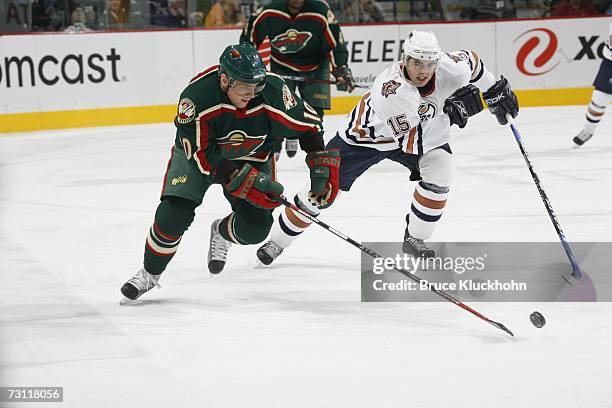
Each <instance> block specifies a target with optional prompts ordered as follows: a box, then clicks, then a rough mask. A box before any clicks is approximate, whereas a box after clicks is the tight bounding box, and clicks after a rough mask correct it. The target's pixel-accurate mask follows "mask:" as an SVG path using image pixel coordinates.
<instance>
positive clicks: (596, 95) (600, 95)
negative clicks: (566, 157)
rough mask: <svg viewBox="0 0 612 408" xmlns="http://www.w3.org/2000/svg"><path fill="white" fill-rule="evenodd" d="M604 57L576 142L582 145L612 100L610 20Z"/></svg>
mask: <svg viewBox="0 0 612 408" xmlns="http://www.w3.org/2000/svg"><path fill="white" fill-rule="evenodd" d="M603 54H604V55H603V58H602V60H601V65H600V66H599V71H597V76H595V81H594V82H593V86H594V87H595V89H594V90H593V94H592V95H591V101H590V102H589V106H588V108H587V112H586V115H585V116H586V118H585V121H584V126H583V127H582V130H581V131H580V133H578V135H577V136H576V137H574V143H576V144H577V145H578V146H582V145H583V144H584V143H585V142H586V141H587V140H589V139H590V138H592V137H593V135H594V134H595V130H596V129H597V126H598V125H599V122H600V121H601V118H602V117H603V115H604V113H605V112H606V106H608V105H609V104H610V102H612V22H610V28H609V37H608V41H606V46H605V48H604V52H603Z"/></svg>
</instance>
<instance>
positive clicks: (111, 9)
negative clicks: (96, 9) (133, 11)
mask: <svg viewBox="0 0 612 408" xmlns="http://www.w3.org/2000/svg"><path fill="white" fill-rule="evenodd" d="M127 4H128V3H127V1H125V0H106V9H105V10H104V13H102V16H100V20H101V21H100V27H101V28H111V29H112V28H114V29H117V28H125V27H126V25H127V22H128V14H129V13H128V6H127Z"/></svg>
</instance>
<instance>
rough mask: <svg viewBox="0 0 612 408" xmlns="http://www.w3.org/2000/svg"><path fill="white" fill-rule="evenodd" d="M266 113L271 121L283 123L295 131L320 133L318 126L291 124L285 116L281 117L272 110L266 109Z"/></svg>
mask: <svg viewBox="0 0 612 408" xmlns="http://www.w3.org/2000/svg"><path fill="white" fill-rule="evenodd" d="M266 112H267V114H268V116H269V117H270V118H271V119H274V120H275V121H277V122H280V123H282V124H283V125H285V126H287V127H288V128H290V129H293V130H299V131H301V132H306V131H308V132H312V133H315V134H316V133H319V132H318V131H317V125H310V124H308V125H307V124H304V125H300V124H299V123H295V122H291V121H289V120H288V119H286V118H285V117H284V116H283V115H281V114H280V113H276V112H274V111H272V110H269V109H266Z"/></svg>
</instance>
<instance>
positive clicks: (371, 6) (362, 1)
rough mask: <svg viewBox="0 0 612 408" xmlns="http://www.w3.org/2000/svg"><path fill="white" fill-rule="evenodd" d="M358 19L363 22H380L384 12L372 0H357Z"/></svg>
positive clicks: (383, 18) (383, 19) (383, 17)
mask: <svg viewBox="0 0 612 408" xmlns="http://www.w3.org/2000/svg"><path fill="white" fill-rule="evenodd" d="M359 21H360V22H364V23H382V22H383V21H385V12H384V11H383V9H382V7H381V5H380V4H378V2H376V1H374V0H359Z"/></svg>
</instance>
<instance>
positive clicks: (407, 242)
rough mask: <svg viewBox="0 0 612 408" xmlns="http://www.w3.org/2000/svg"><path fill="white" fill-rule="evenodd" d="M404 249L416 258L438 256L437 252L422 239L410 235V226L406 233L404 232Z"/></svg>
mask: <svg viewBox="0 0 612 408" xmlns="http://www.w3.org/2000/svg"><path fill="white" fill-rule="evenodd" d="M402 251H404V252H406V253H407V254H410V255H412V256H413V257H415V258H433V257H435V256H436V252H435V251H434V250H433V249H431V248H429V247H428V246H427V244H426V243H425V242H424V241H423V240H422V239H419V238H415V237H413V236H412V235H410V233H408V228H406V233H405V234H404V243H403V244H402Z"/></svg>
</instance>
